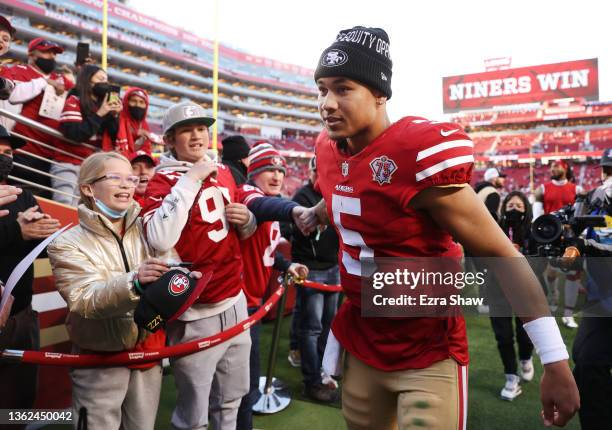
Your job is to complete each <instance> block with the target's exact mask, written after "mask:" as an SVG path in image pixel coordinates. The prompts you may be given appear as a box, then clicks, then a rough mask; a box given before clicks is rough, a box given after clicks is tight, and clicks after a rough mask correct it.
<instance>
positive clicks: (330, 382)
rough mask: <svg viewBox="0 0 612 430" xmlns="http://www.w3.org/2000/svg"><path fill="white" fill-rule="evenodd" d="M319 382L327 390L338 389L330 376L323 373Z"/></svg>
mask: <svg viewBox="0 0 612 430" xmlns="http://www.w3.org/2000/svg"><path fill="white" fill-rule="evenodd" d="M321 381H322V383H323V385H325V386H327V387H329V388H332V389H334V390H335V389H337V388H338V383H337V382H336V380H335V379H334V378H332V377H331V376H329V375H328V374H326V373H325V372H321Z"/></svg>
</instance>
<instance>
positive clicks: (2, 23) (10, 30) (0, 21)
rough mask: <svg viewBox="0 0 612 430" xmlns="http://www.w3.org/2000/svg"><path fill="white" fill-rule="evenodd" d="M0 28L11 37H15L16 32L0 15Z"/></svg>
mask: <svg viewBox="0 0 612 430" xmlns="http://www.w3.org/2000/svg"><path fill="white" fill-rule="evenodd" d="M0 28H3V29H5V30H6V31H8V33H9V34H10V35H11V37H15V33H16V32H17V30H15V27H13V26H12V25H11V22H10V21H9V20H8V19H6V17H4V16H2V15H0Z"/></svg>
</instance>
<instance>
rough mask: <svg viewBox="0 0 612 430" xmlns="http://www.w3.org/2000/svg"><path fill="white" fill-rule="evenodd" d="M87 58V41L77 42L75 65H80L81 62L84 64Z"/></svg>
mask: <svg viewBox="0 0 612 430" xmlns="http://www.w3.org/2000/svg"><path fill="white" fill-rule="evenodd" d="M88 58H89V43H85V42H79V43H77V49H76V62H75V64H76V65H77V66H82V65H83V64H85V62H86V61H87V59H88Z"/></svg>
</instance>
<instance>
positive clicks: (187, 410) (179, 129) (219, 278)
mask: <svg viewBox="0 0 612 430" xmlns="http://www.w3.org/2000/svg"><path fill="white" fill-rule="evenodd" d="M213 122H214V119H213V118H210V117H208V116H207V115H206V113H205V111H204V109H202V107H201V106H199V105H197V104H195V103H192V102H184V103H179V104H176V105H173V106H171V107H170V108H168V110H167V112H166V114H165V116H164V120H163V128H164V139H165V141H166V144H167V145H169V147H170V153H169V154H166V155H164V156H162V158H161V160H160V164H159V166H157V168H156V173H155V175H154V176H153V178H152V179H151V180H150V181H149V185H148V186H147V191H146V194H145V202H144V208H143V213H144V222H145V231H146V235H147V240H148V242H149V244H150V245H151V246H152V247H153V248H154V249H156V250H158V251H160V250H162V249H163V250H168V249H171V248H175V249H176V251H177V253H178V255H179V256H180V258H181V259H182V260H183V261H189V262H192V264H193V265H192V267H191V270H196V271H199V272H201V273H202V274H211V275H212V277H211V278H210V281H208V284H207V285H206V287H205V288H204V290H203V292H202V294H201V295H200V297H199V298H198V300H197V301H196V303H195V304H194V305H192V306H191V307H190V308H189V309H187V311H186V312H185V313H184V314H183V315H182V316H181V317H180V318H179V319H178V320H176V321H173V322H172V323H169V324H168V325H167V331H166V332H167V338H168V343H169V344H170V345H176V344H182V343H185V342H189V341H193V340H197V339H201V338H204V337H208V336H212V335H214V334H217V333H219V332H221V331H223V330H225V329H227V328H229V327H232V326H234V325H236V324H238V323H240V322H241V321H244V320H245V319H246V318H247V317H248V315H247V304H246V298H245V295H244V293H243V290H244V277H243V268H242V259H241V256H240V245H239V243H238V242H239V238H246V237H248V236H249V235H250V234H252V233H253V232H254V231H255V228H256V224H255V218H254V216H253V215H252V214H251V213H250V212H249V210H248V209H247V208H246V206H245V205H243V204H240V203H235V202H236V184H235V182H234V179H233V178H232V175H231V173H230V171H229V169H228V168H227V167H225V166H224V165H222V164H218V163H216V162H215V161H213V160H211V159H210V158H209V157H208V156H207V153H206V151H207V149H208V127H209V126H210V125H212V124H213ZM250 347H251V339H250V337H249V334H248V333H247V332H243V333H241V334H239V335H238V336H235V337H233V338H231V339H229V340H228V341H226V342H223V343H221V344H219V345H216V346H215V347H214V348H210V349H207V350H204V351H200V352H198V353H195V354H192V355H189V356H186V357H181V358H177V359H172V360H171V365H172V367H173V372H174V379H175V383H176V387H177V391H178V393H177V401H176V406H175V409H174V412H173V414H172V426H173V428H176V429H192V428H207V426H208V421H209V419H210V421H211V423H212V426H213V427H214V428H215V429H219V430H229V429H235V427H236V415H237V412H238V406H239V405H240V401H241V399H242V397H243V396H244V395H245V394H246V393H247V392H248V389H249V351H250Z"/></svg>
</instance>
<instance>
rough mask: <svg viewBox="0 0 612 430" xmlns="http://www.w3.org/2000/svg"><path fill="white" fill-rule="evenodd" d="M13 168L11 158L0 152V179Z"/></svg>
mask: <svg viewBox="0 0 612 430" xmlns="http://www.w3.org/2000/svg"><path fill="white" fill-rule="evenodd" d="M12 169H13V158H12V157H9V156H8V155H4V154H0V181H4V180H6V178H7V177H8V175H9V173H10V172H11V170H12Z"/></svg>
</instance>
